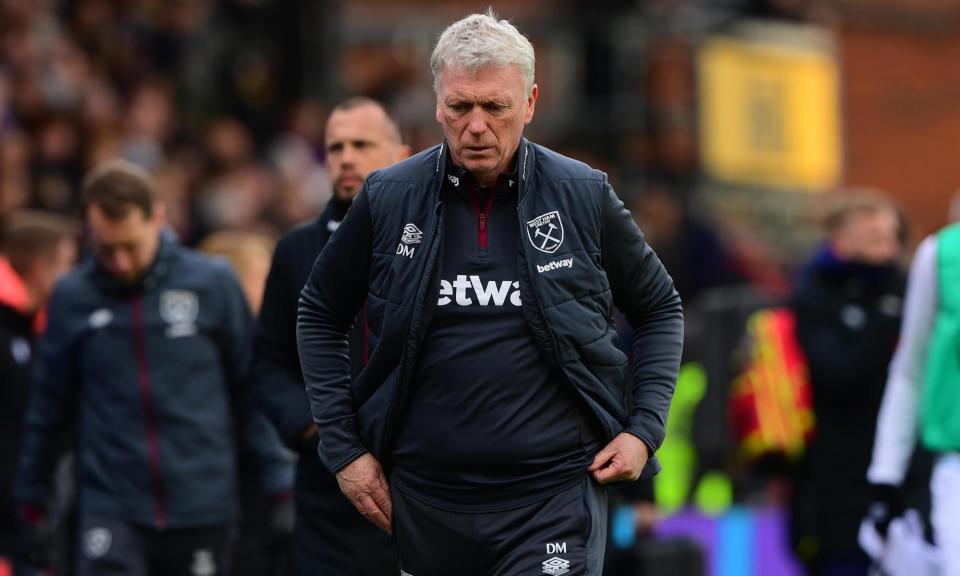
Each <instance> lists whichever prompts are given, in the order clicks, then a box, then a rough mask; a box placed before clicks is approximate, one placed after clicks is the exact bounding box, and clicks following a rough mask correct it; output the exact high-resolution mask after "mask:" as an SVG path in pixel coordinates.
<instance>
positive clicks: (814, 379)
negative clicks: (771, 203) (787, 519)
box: [790, 190, 905, 576]
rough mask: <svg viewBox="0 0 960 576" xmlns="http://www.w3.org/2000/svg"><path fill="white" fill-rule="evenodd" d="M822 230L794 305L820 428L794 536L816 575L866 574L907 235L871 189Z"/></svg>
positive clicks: (843, 197)
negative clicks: (867, 522) (860, 535)
mask: <svg viewBox="0 0 960 576" xmlns="http://www.w3.org/2000/svg"><path fill="white" fill-rule="evenodd" d="M824 229H825V233H826V240H825V242H823V244H822V245H821V246H820V247H819V249H818V250H817V251H816V252H815V253H814V254H813V257H812V259H811V260H810V261H809V263H808V264H807V265H806V266H805V268H804V269H803V271H802V273H801V276H800V278H799V282H798V284H797V285H796V287H795V289H794V292H793V295H792V298H791V303H790V307H791V309H792V311H793V313H794V315H795V318H796V336H797V342H798V344H799V345H800V348H801V350H802V351H803V355H804V357H805V359H806V362H807V367H808V370H809V379H810V385H811V389H812V392H813V407H814V409H813V413H814V418H815V421H816V424H815V426H816V432H815V435H814V438H813V439H812V440H811V441H810V443H809V445H808V446H807V449H806V452H805V454H804V456H803V459H802V461H801V463H800V464H799V469H798V471H797V473H796V476H795V484H794V494H793V499H792V506H791V513H792V538H793V540H794V546H795V548H796V551H797V553H798V555H799V557H800V559H801V560H802V561H803V562H804V563H805V564H806V566H807V567H808V569H809V571H810V573H811V574H816V575H837V576H839V575H845V576H846V575H850V576H853V575H864V576H865V575H866V574H867V569H868V567H869V564H868V559H867V557H866V555H865V554H864V553H863V552H862V551H861V550H860V548H859V545H858V544H857V532H858V530H859V526H860V521H861V520H862V518H863V515H864V513H865V511H866V509H867V505H868V503H869V497H868V493H867V485H866V480H865V473H866V470H867V466H868V464H869V462H870V450H871V447H872V445H873V422H874V421H875V420H876V416H877V411H878V410H879V408H880V399H881V397H882V395H883V389H884V384H885V382H886V374H887V365H888V364H889V362H890V358H891V356H892V354H893V350H894V347H895V346H896V342H897V334H898V331H899V329H900V319H901V308H902V298H903V292H904V286H905V277H904V274H903V272H902V270H901V268H900V261H901V257H902V256H903V250H904V242H903V236H904V235H903V232H902V229H901V220H900V216H899V214H898V211H897V209H896V207H895V206H894V205H893V203H892V202H891V201H889V200H888V199H887V198H886V197H885V196H883V195H882V194H880V193H878V192H873V191H866V190H850V191H842V192H839V193H837V194H835V195H834V196H833V198H831V202H830V203H829V204H828V208H827V212H826V215H825V218H824Z"/></svg>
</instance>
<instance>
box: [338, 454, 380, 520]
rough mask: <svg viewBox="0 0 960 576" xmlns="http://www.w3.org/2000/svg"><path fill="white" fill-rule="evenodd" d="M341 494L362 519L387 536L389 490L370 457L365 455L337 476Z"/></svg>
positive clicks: (375, 462)
mask: <svg viewBox="0 0 960 576" xmlns="http://www.w3.org/2000/svg"><path fill="white" fill-rule="evenodd" d="M337 483H338V484H339V485H340V491H341V492H343V494H344V496H346V497H347V499H348V500H350V502H352V503H353V505H354V506H355V507H356V508H357V511H359V512H360V514H361V515H363V517H364V518H366V519H367V520H369V521H371V522H373V523H374V524H376V525H377V526H378V527H379V528H380V529H381V530H383V531H384V532H386V533H387V534H390V519H391V517H392V513H393V511H392V504H391V502H390V487H389V486H388V485H387V478H386V476H384V475H383V469H382V468H381V467H380V463H379V462H377V459H376V458H374V457H373V455H372V454H369V453H367V454H364V455H363V456H360V457H359V458H357V459H356V460H354V461H353V462H351V463H350V464H347V466H346V467H345V468H343V469H342V470H340V471H339V472H337Z"/></svg>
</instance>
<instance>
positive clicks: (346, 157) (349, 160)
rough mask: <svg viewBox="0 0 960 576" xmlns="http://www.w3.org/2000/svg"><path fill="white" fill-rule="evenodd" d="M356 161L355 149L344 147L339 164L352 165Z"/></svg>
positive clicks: (348, 146)
mask: <svg viewBox="0 0 960 576" xmlns="http://www.w3.org/2000/svg"><path fill="white" fill-rule="evenodd" d="M356 160H357V149H356V148H355V147H353V146H350V145H347V146H344V147H343V152H341V154H340V162H341V163H342V164H353V163H354V162H355V161H356Z"/></svg>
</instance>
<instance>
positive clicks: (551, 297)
mask: <svg viewBox="0 0 960 576" xmlns="http://www.w3.org/2000/svg"><path fill="white" fill-rule="evenodd" d="M444 148H445V147H444V146H443V145H440V146H435V147H433V148H430V149H428V150H426V151H424V152H421V153H420V154H417V155H416V156H413V157H412V158H409V159H408V160H405V161H403V162H400V163H398V164H395V165H393V166H391V167H389V168H386V169H384V170H381V171H378V172H375V173H373V174H371V175H370V176H369V177H368V178H367V180H366V183H365V184H364V187H363V190H362V191H361V192H360V194H359V196H358V197H357V198H356V199H355V200H354V204H353V206H352V207H351V209H350V211H349V212H348V213H347V217H346V218H345V219H344V221H343V223H342V224H341V225H340V228H339V229H338V231H337V232H336V233H335V234H334V235H333V237H332V238H331V240H330V242H328V243H327V246H326V248H324V250H323V252H321V254H320V256H319V258H318V259H317V262H316V264H315V265H314V269H313V272H312V273H311V276H310V279H309V280H308V282H307V284H306V286H305V287H304V289H303V292H302V293H301V297H300V308H299V320H298V325H297V332H298V344H299V347H300V359H301V364H302V367H303V374H304V379H305V382H306V386H307V395H308V396H309V398H310V403H311V408H312V410H313V415H314V420H315V422H316V424H317V426H318V429H319V436H320V449H319V451H320V456H321V458H322V459H323V461H324V463H325V464H326V465H327V467H328V468H330V469H331V470H333V471H338V470H340V469H341V468H343V467H344V466H346V465H347V464H349V463H350V462H351V461H353V460H354V459H356V458H357V457H358V456H360V455H361V454H363V453H364V452H367V451H369V452H371V453H373V455H374V456H376V457H377V458H378V459H379V460H380V461H381V462H382V463H384V464H385V465H387V466H388V465H389V462H388V461H387V460H388V456H389V453H390V450H391V442H392V440H393V436H394V435H395V433H396V425H397V421H398V420H399V418H398V417H397V416H398V414H399V413H401V412H402V411H403V410H404V402H405V400H406V398H407V395H408V392H409V389H410V378H411V376H412V373H413V370H414V367H415V365H416V361H417V358H418V356H419V346H420V344H421V342H422V340H423V336H424V333H425V332H426V329H427V320H426V318H427V317H428V316H429V313H430V311H431V310H432V307H433V306H435V305H436V301H437V298H436V296H437V294H438V289H439V288H438V287H439V277H438V275H437V274H436V273H435V272H436V268H437V263H438V255H439V248H440V245H441V242H439V241H438V240H439V238H440V236H441V234H442V233H444V232H445V231H444V226H443V203H442V202H441V195H440V190H441V184H442V178H443V177H444V175H445V174H446V173H447V170H446V166H445V163H446V161H447V154H446V151H445V149H444ZM517 154H518V160H517V162H518V164H517V174H518V177H519V179H520V184H519V192H518V194H519V204H518V208H517V210H518V218H517V225H518V226H519V227H520V235H521V238H522V240H521V242H520V244H521V246H520V247H519V250H520V253H519V257H520V260H519V262H520V292H521V298H522V301H523V313H524V316H525V318H526V320H527V323H528V325H529V327H530V329H531V331H532V333H533V334H534V338H535V339H536V341H537V344H538V346H539V347H540V349H541V351H542V352H543V354H544V357H545V358H546V359H547V360H548V361H549V362H551V364H552V366H553V367H554V369H555V370H556V371H557V373H558V374H560V375H562V376H563V377H564V379H565V380H566V381H567V383H568V384H569V385H571V386H573V387H574V388H575V390H576V391H577V393H578V394H579V396H580V397H581V398H582V399H583V401H584V404H585V405H586V406H588V407H589V412H590V413H591V414H592V416H593V417H595V418H596V421H597V422H598V424H599V426H600V428H601V429H602V431H603V432H604V434H605V436H606V439H607V440H609V439H612V438H613V437H614V436H615V435H616V434H618V433H620V432H623V431H626V432H629V433H631V434H634V435H636V436H637V437H639V438H640V439H641V440H643V441H644V442H645V443H646V444H647V445H648V446H649V447H650V448H651V450H652V451H653V450H656V449H657V448H658V447H659V446H660V444H661V442H662V441H663V435H664V425H665V421H666V417H667V411H668V409H669V406H670V400H671V398H672V395H673V390H674V387H675V385H676V376H677V370H678V368H679V362H680V353H681V349H682V338H683V317H682V310H681V305H680V298H679V296H678V295H677V292H676V290H674V287H673V282H672V280H671V279H670V277H669V276H668V275H667V273H666V271H665V270H664V268H663V266H662V265H661V264H660V261H659V260H658V259H657V257H656V255H655V254H654V253H653V251H652V250H651V249H650V247H649V246H647V245H646V243H645V242H644V241H643V235H642V233H641V232H640V230H639V229H637V227H636V224H635V223H634V222H633V219H632V218H631V216H630V213H629V212H628V211H627V210H626V209H625V208H624V207H623V203H622V202H621V201H620V200H619V199H618V198H617V197H616V194H615V193H614V192H613V189H612V188H611V187H610V185H609V184H608V182H607V178H606V175H604V174H603V173H601V172H599V171H596V170H593V169H591V168H590V167H588V166H587V165H585V164H583V163H581V162H578V161H575V160H572V159H570V158H566V157H564V156H561V155H559V154H557V153H555V152H552V151H550V150H548V149H546V148H543V147H542V146H538V145H536V144H533V143H530V142H528V141H527V140H525V139H524V140H521V143H520V147H519V149H518V152H517ZM446 232H447V233H449V231H446ZM364 298H366V299H367V318H368V322H369V326H370V331H371V342H372V348H371V350H372V352H371V354H370V358H369V362H368V364H367V366H366V368H365V369H364V370H363V371H362V372H361V373H360V374H359V375H358V376H357V378H356V379H351V377H350V364H349V355H348V351H347V340H346V336H347V332H348V330H349V328H350V325H351V323H352V321H353V317H354V315H355V314H356V312H357V309H358V308H359V306H360V304H361V303H362V301H363V299H364ZM614 305H616V306H617V307H618V308H620V310H622V311H623V312H624V314H625V315H626V317H627V319H628V321H629V322H630V324H631V325H632V326H633V328H634V330H635V334H636V337H635V339H634V347H635V372H634V378H633V381H632V382H630V383H627V382H626V371H627V359H626V357H625V356H624V354H623V353H622V352H621V351H620V350H618V349H617V347H616V344H615V342H616V340H617V332H616V329H615V327H614V324H613V319H612V317H613V307H614ZM465 377H469V375H465ZM657 468H658V464H657V463H656V460H655V459H651V465H650V466H648V468H647V469H648V471H655V470H656V469H657Z"/></svg>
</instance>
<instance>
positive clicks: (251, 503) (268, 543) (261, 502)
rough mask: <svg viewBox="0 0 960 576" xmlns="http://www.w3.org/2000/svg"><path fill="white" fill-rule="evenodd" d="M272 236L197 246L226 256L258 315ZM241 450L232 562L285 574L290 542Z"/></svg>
mask: <svg viewBox="0 0 960 576" xmlns="http://www.w3.org/2000/svg"><path fill="white" fill-rule="evenodd" d="M273 247H274V239H273V238H271V237H269V236H267V235H266V234H259V233H256V232H237V231H233V230H222V231H220V232H214V233H213V234H211V235H210V236H207V237H206V238H204V239H203V241H202V242H200V245H199V246H198V247H197V248H198V249H199V250H200V251H201V252H203V253H204V254H209V255H211V256H219V257H222V258H225V259H226V260H227V262H229V263H230V266H231V267H232V268H233V271H234V273H236V275H237V279H238V280H239V281H240V285H241V286H242V287H243V292H244V295H246V297H247V304H249V306H250V310H251V311H252V312H253V315H254V317H256V316H257V315H258V314H259V313H260V305H261V303H262V302H263V289H264V283H265V282H266V279H267V272H268V271H269V270H270V257H271V255H272V254H273ZM243 456H244V454H243V452H240V453H239V454H238V476H239V480H240V485H239V490H240V511H239V513H240V521H239V524H238V526H237V534H236V538H235V541H236V545H235V546H234V551H233V559H232V561H231V566H232V569H231V574H232V575H233V576H245V575H249V576H281V575H284V574H287V568H286V566H287V564H288V558H287V556H288V550H289V541H288V540H280V539H277V538H275V537H274V535H273V534H271V531H270V530H269V526H270V512H271V510H270V500H269V499H268V498H264V496H263V491H262V490H260V486H259V484H260V483H259V479H258V477H257V466H256V464H257V463H256V462H251V461H250V459H249V458H244V457H243Z"/></svg>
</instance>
